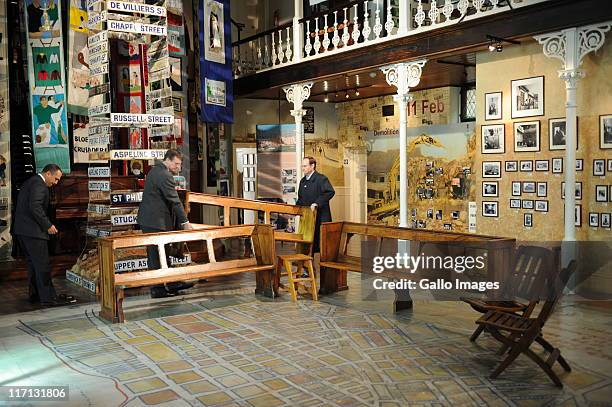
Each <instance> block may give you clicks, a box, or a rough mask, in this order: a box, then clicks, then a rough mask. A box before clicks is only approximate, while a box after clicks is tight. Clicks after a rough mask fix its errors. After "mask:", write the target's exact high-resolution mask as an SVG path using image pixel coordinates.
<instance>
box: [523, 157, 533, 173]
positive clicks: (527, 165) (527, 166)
mask: <svg viewBox="0 0 612 407" xmlns="http://www.w3.org/2000/svg"><path fill="white" fill-rule="evenodd" d="M531 171H533V161H531V160H523V161H521V172H531Z"/></svg>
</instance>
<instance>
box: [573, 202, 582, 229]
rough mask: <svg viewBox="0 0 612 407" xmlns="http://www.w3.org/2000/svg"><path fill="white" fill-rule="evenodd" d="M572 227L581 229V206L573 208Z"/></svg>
mask: <svg viewBox="0 0 612 407" xmlns="http://www.w3.org/2000/svg"><path fill="white" fill-rule="evenodd" d="M574 226H578V227H582V205H576V207H575V208H574Z"/></svg>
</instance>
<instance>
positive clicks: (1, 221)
mask: <svg viewBox="0 0 612 407" xmlns="http://www.w3.org/2000/svg"><path fill="white" fill-rule="evenodd" d="M6 6H7V4H6V0H0V261H6V260H9V259H10V258H11V234H10V231H9V226H10V225H11V174H10V170H11V165H10V164H11V157H10V152H11V148H10V142H11V127H10V125H9V83H8V81H9V71H8V68H9V67H8V61H9V59H8V55H7V43H8V35H7V34H8V33H7V21H8V20H7V15H6Z"/></svg>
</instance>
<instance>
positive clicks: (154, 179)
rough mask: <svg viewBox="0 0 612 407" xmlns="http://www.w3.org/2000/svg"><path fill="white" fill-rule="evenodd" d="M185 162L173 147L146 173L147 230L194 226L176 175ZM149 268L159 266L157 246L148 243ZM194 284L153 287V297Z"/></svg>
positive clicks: (141, 213)
mask: <svg viewBox="0 0 612 407" xmlns="http://www.w3.org/2000/svg"><path fill="white" fill-rule="evenodd" d="M182 163H183V155H182V154H181V153H180V152H179V151H177V150H173V149H170V150H168V151H166V154H165V155H164V160H163V161H162V162H158V163H157V164H155V165H154V166H153V167H152V168H151V170H150V171H149V173H148V174H147V176H146V180H145V186H144V192H143V194H142V202H141V203H140V207H139V208H138V225H140V229H141V230H142V231H143V233H159V232H168V231H171V230H180V229H192V226H191V224H190V223H189V219H187V215H186V214H185V210H184V209H183V204H182V203H181V201H180V199H179V196H178V193H177V192H176V183H175V182H174V177H173V176H174V175H178V174H179V172H180V170H181V164H182ZM147 261H148V265H149V269H151V270H154V269H159V268H160V267H161V265H160V262H159V253H158V251H157V247H155V246H147ZM190 287H193V284H186V283H172V284H165V285H160V286H154V287H151V297H153V298H161V297H167V296H170V295H176V294H177V293H178V291H179V290H184V289H187V288H190Z"/></svg>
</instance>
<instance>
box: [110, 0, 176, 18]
mask: <svg viewBox="0 0 612 407" xmlns="http://www.w3.org/2000/svg"><path fill="white" fill-rule="evenodd" d="M106 9H107V10H109V11H121V12H124V13H138V14H146V15H150V16H157V17H165V16H166V9H165V8H164V7H160V6H150V5H148V4H140V3H128V2H125V1H107V2H106Z"/></svg>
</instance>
